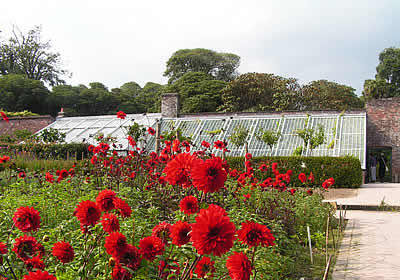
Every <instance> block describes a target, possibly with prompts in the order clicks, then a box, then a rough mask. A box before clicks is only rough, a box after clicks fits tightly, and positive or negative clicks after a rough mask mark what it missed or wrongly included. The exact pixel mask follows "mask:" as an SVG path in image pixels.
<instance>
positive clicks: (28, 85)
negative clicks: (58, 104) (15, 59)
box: [0, 74, 49, 114]
mask: <svg viewBox="0 0 400 280" xmlns="http://www.w3.org/2000/svg"><path fill="white" fill-rule="evenodd" d="M48 95H49V90H48V89H47V88H46V87H45V86H44V85H43V83H42V82H41V81H36V80H32V79H29V78H27V77H26V76H24V75H17V74H9V75H5V76H0V108H3V109H4V110H7V111H11V112H19V111H24V110H28V111H31V112H34V113H38V114H46V113H47V112H48V110H47V97H48Z"/></svg>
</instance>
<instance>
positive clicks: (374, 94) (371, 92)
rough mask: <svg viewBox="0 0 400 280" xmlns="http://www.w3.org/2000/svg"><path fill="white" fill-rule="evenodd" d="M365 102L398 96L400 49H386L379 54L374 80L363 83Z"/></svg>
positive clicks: (399, 93)
mask: <svg viewBox="0 0 400 280" xmlns="http://www.w3.org/2000/svg"><path fill="white" fill-rule="evenodd" d="M363 95H364V97H365V99H366V100H369V99H372V98H387V97H393V96H400V48H394V47H392V48H387V49H384V50H383V51H382V52H381V53H380V54H379V64H378V66H377V67H376V75H375V80H372V79H370V80H366V81H365V82H364V91H363Z"/></svg>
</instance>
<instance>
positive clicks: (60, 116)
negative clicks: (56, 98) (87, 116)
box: [56, 107, 64, 119]
mask: <svg viewBox="0 0 400 280" xmlns="http://www.w3.org/2000/svg"><path fill="white" fill-rule="evenodd" d="M61 118H64V108H62V107H61V109H60V112H58V114H57V117H56V119H61Z"/></svg>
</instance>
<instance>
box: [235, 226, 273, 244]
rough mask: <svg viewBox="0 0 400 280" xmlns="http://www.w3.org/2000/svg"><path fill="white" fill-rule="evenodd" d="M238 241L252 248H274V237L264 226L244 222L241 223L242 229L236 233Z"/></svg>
mask: <svg viewBox="0 0 400 280" xmlns="http://www.w3.org/2000/svg"><path fill="white" fill-rule="evenodd" d="M237 234H238V238H239V240H240V241H241V242H242V243H243V244H246V245H248V246H249V247H253V246H259V245H261V246H264V247H268V246H274V245H275V244H274V240H275V238H274V236H273V235H272V233H271V231H270V230H269V229H268V228H267V227H266V226H264V225H260V224H258V223H254V222H250V221H246V223H242V228H241V229H240V230H238V231H237Z"/></svg>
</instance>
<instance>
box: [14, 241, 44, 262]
mask: <svg viewBox="0 0 400 280" xmlns="http://www.w3.org/2000/svg"><path fill="white" fill-rule="evenodd" d="M13 251H14V253H15V254H16V255H17V257H18V258H20V259H21V260H23V261H25V260H27V259H30V258H31V257H32V256H35V255H36V254H37V255H38V256H41V255H42V246H41V245H40V244H39V243H38V242H37V241H36V239H35V238H34V237H32V236H27V235H24V236H21V237H18V238H17V239H15V243H14V248H13Z"/></svg>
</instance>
